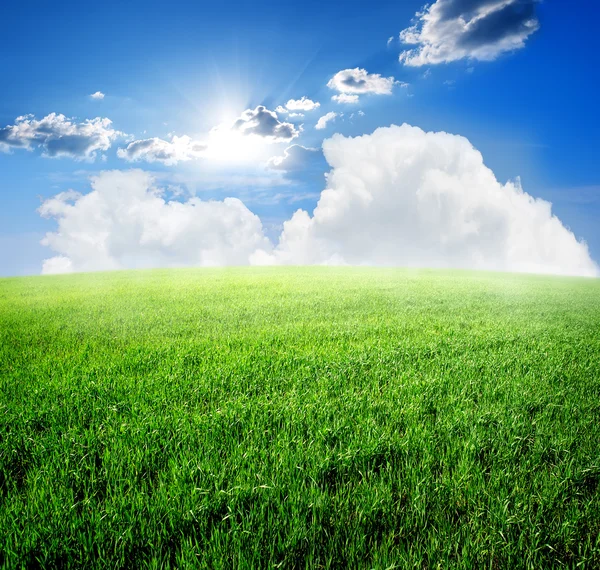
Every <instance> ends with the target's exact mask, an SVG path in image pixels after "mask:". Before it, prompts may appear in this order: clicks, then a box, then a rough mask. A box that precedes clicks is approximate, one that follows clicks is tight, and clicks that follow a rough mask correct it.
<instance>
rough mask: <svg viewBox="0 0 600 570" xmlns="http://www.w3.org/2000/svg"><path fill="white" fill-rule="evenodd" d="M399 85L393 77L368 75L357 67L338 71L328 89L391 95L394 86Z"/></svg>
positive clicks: (342, 91) (375, 74)
mask: <svg viewBox="0 0 600 570" xmlns="http://www.w3.org/2000/svg"><path fill="white" fill-rule="evenodd" d="M396 84H398V81H396V80H395V79H394V78H393V77H382V76H381V75H379V74H377V73H368V72H367V70H366V69H361V68H359V67H356V68H354V69H344V70H342V71H338V72H337V73H336V74H335V75H334V76H333V77H332V78H331V79H330V80H329V82H328V83H327V87H329V88H330V89H335V90H336V91H339V92H340V93H346V94H348V93H354V94H357V95H360V94H362V93H374V94H376V95H390V94H391V93H392V89H393V87H394V85H396Z"/></svg>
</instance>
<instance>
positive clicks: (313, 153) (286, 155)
mask: <svg viewBox="0 0 600 570" xmlns="http://www.w3.org/2000/svg"><path fill="white" fill-rule="evenodd" d="M319 156H322V153H321V149H318V148H308V147H305V146H302V145H299V144H293V145H292V146H290V147H288V148H286V149H285V151H284V152H283V156H274V157H273V158H271V159H270V160H269V162H268V163H267V166H268V167H269V168H271V169H272V170H284V171H286V172H303V171H305V170H306V169H307V168H308V165H309V164H310V163H311V162H312V160H313V159H315V158H317V157H319Z"/></svg>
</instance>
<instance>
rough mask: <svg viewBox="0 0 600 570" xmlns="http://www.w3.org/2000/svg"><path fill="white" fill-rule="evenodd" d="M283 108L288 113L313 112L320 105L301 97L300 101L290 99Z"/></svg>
mask: <svg viewBox="0 0 600 570" xmlns="http://www.w3.org/2000/svg"><path fill="white" fill-rule="evenodd" d="M285 106H286V108H287V109H288V110H289V111H314V110H315V109H318V108H319V107H320V106H321V103H318V102H316V101H312V100H310V99H308V98H307V97H301V98H300V99H290V100H289V101H288V102H287V103H286V104H285Z"/></svg>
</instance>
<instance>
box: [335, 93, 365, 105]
mask: <svg viewBox="0 0 600 570" xmlns="http://www.w3.org/2000/svg"><path fill="white" fill-rule="evenodd" d="M331 100H332V101H335V102H336V103H345V104H353V103H358V95H350V94H349V93H340V94H339V95H334V96H333V97H332V98H331Z"/></svg>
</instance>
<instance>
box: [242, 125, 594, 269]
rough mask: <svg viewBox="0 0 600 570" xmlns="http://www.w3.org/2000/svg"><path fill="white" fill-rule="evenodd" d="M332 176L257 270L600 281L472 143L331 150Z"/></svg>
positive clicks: (437, 137) (580, 249) (383, 131)
mask: <svg viewBox="0 0 600 570" xmlns="http://www.w3.org/2000/svg"><path fill="white" fill-rule="evenodd" d="M323 151H324V153H325V158H326V159H327V161H328V163H329V164H330V165H331V167H332V168H333V170H332V171H331V172H330V173H329V174H328V175H327V188H326V189H325V190H324V191H323V192H322V193H321V197H320V199H319V202H318V204H317V206H316V208H315V209H314V212H313V214H312V216H311V215H309V214H308V212H306V211H305V210H298V211H297V212H296V213H295V214H294V215H293V216H292V218H291V219H290V220H288V221H287V222H285V223H284V230H283V232H282V234H281V237H280V240H279V244H278V246H277V248H276V249H275V250H274V251H273V253H271V254H269V253H268V252H263V253H257V254H255V255H254V256H253V257H252V260H253V261H254V262H255V263H272V264H282V263H283V264H352V265H355V264H356V265H398V266H420V267H462V268H474V269H487V270H501V271H517V272H536V273H556V274H569V275H586V276H598V275H599V274H600V273H599V269H598V266H597V265H596V264H595V263H594V262H593V261H592V259H591V257H590V255H589V252H588V248H587V245H586V244H585V243H584V242H580V241H578V240H577V239H576V238H575V236H574V235H573V233H572V232H571V231H569V230H568V229H567V228H565V226H564V225H563V224H562V223H561V221H560V220H559V219H558V218H557V217H556V216H554V215H552V211H551V204H550V203H549V202H545V201H544V200H540V199H535V198H533V197H532V196H530V195H528V194H526V193H525V192H523V190H522V189H521V186H520V183H519V182H518V181H516V182H508V183H507V184H504V185H502V184H500V183H499V182H498V181H497V180H496V178H495V176H494V173H493V172H492V171H491V170H490V169H489V168H487V167H486V166H485V164H484V163H483V158H482V156H481V154H480V153H479V152H478V151H477V150H476V149H475V148H474V147H473V146H472V145H471V143H470V142H469V141H468V140H467V139H466V138H464V137H461V136H456V135H452V134H448V133H444V132H429V133H426V132H424V131H422V130H421V129H419V128H416V127H411V126H409V125H402V126H400V127H398V126H391V127H387V128H380V129H377V130H376V131H375V132H374V133H372V134H370V135H364V136H360V137H356V138H346V137H344V136H342V135H339V134H336V135H334V136H333V137H331V138H330V139H327V140H325V141H324V142H323Z"/></svg>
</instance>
